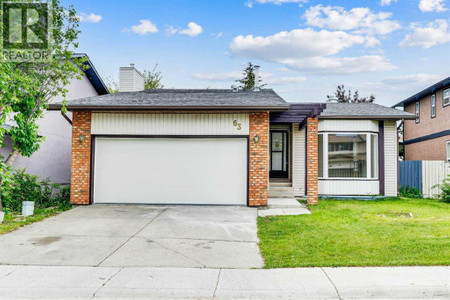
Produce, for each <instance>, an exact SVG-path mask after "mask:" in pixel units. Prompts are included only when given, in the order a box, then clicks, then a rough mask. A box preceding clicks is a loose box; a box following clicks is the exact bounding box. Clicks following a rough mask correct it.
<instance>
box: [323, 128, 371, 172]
mask: <svg viewBox="0 0 450 300" xmlns="http://www.w3.org/2000/svg"><path fill="white" fill-rule="evenodd" d="M318 153H319V178H325V179H327V178H329V179H339V178H355V179H376V178H378V135H377V134H374V133H331V132H330V133H319V151H318Z"/></svg>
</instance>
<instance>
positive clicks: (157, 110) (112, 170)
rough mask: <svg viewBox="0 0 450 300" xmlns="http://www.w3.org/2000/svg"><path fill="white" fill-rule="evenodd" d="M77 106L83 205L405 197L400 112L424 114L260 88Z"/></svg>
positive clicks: (77, 195) (76, 158)
mask: <svg viewBox="0 0 450 300" xmlns="http://www.w3.org/2000/svg"><path fill="white" fill-rule="evenodd" d="M127 78H128V79H129V77H127ZM130 86H131V85H130ZM60 108H61V105H60V104H57V103H54V104H52V105H51V106H50V109H51V110H59V109H60ZM68 110H69V111H71V112H73V117H72V118H73V120H72V181H71V187H72V188H71V201H72V203H75V204H91V203H145V204H210V205H248V206H263V205H266V204H267V201H268V197H294V196H298V197H303V196H304V197H307V200H308V202H309V203H317V201H318V197H319V195H379V194H382V195H388V196H395V195H397V163H398V151H397V145H398V141H397V133H396V121H397V120H402V119H410V118H414V116H413V115H411V114H409V113H406V112H403V111H399V110H396V109H393V108H387V107H384V106H380V105H377V104H334V103H328V104H324V103H296V104H289V103H287V102H286V101H285V100H283V99H282V98H281V97H280V96H278V95H277V94H276V93H275V92H274V91H273V90H271V89H261V90H260V89H258V88H257V89H255V91H241V90H239V89H203V90H201V89H197V90H188V89H160V90H145V91H132V92H120V93H116V94H107V95H101V96H94V97H87V98H81V99H76V100H72V101H69V104H68Z"/></svg>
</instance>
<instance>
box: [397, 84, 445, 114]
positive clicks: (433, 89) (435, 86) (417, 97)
mask: <svg viewBox="0 0 450 300" xmlns="http://www.w3.org/2000/svg"><path fill="white" fill-rule="evenodd" d="M446 87H450V77H447V78H445V79H443V80H441V81H439V82H438V83H435V84H433V85H432V86H430V87H427V88H426V89H424V90H423V91H420V92H418V93H417V94H415V95H412V96H411V97H409V98H406V99H405V100H403V101H400V102H399V103H397V104H395V105H394V106H392V107H399V106H400V107H404V106H405V105H408V104H410V103H411V102H416V101H418V100H420V99H422V98H423V97H426V96H429V95H431V94H434V93H435V92H436V91H437V90H440V89H444V88H446Z"/></svg>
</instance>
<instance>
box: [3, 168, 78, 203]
mask: <svg viewBox="0 0 450 300" xmlns="http://www.w3.org/2000/svg"><path fill="white" fill-rule="evenodd" d="M1 194H2V201H3V206H4V207H5V208H6V210H10V211H20V210H21V209H22V202H23V201H34V202H35V207H36V208H47V207H52V206H68V205H69V206H70V203H69V196H68V195H69V192H68V188H61V187H60V186H59V185H58V184H55V183H51V182H50V180H49V179H44V180H39V177H38V176H35V175H30V174H27V173H25V169H21V170H17V171H13V172H11V173H9V174H7V175H6V176H5V179H4V184H3V188H2V191H1Z"/></svg>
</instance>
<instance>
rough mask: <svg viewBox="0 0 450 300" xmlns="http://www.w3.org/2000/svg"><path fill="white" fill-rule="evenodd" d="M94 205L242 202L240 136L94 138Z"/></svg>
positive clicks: (244, 188) (243, 168)
mask: <svg viewBox="0 0 450 300" xmlns="http://www.w3.org/2000/svg"><path fill="white" fill-rule="evenodd" d="M93 195H94V202H95V203H149V204H157V203H158V204H218V205H227V204H228V205H245V204H246V201H247V139H245V138H213V139H210V138H186V139H180V138H96V144H95V167H94V194H93Z"/></svg>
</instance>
